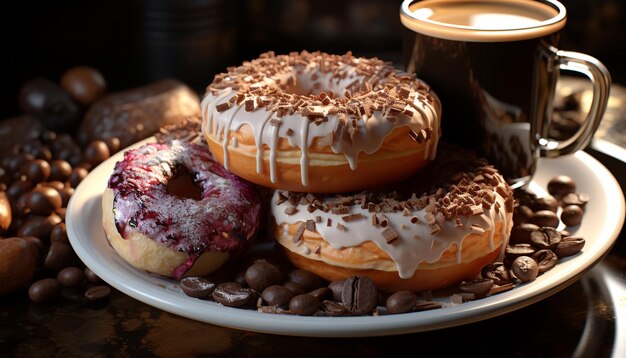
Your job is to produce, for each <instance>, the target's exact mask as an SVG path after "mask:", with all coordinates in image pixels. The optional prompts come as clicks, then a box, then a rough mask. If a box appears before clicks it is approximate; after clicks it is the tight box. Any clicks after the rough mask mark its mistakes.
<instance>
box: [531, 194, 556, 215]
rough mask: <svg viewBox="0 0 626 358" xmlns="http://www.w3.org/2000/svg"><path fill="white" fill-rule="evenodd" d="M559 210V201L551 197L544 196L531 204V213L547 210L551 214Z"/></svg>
mask: <svg viewBox="0 0 626 358" xmlns="http://www.w3.org/2000/svg"><path fill="white" fill-rule="evenodd" d="M558 208H559V201H558V200H557V199H556V198H555V197H553V196H552V195H546V196H544V197H541V198H537V200H535V202H534V203H533V207H532V209H533V211H541V210H549V211H552V212H555V213H556V211H557V209H558Z"/></svg>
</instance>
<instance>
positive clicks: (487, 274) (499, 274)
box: [481, 262, 513, 285]
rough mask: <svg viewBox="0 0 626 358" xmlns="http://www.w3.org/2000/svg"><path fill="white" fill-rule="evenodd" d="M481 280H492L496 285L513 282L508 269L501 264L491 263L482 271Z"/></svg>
mask: <svg viewBox="0 0 626 358" xmlns="http://www.w3.org/2000/svg"><path fill="white" fill-rule="evenodd" d="M481 275H482V277H483V278H486V279H490V280H492V281H493V282H494V283H495V284H496V285H505V284H507V283H510V282H511V281H512V280H513V277H511V273H510V271H509V269H508V268H507V267H506V266H504V263H502V262H493V263H491V264H489V265H487V266H485V267H484V268H483V269H482V272H481Z"/></svg>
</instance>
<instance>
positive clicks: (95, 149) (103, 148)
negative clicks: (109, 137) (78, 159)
mask: <svg viewBox="0 0 626 358" xmlns="http://www.w3.org/2000/svg"><path fill="white" fill-rule="evenodd" d="M110 156H111V153H110V152H109V147H108V146H107V144H106V143H105V142H103V141H101V140H94V141H92V142H91V143H89V144H88V145H87V147H86V148H85V152H84V155H83V160H84V161H85V162H87V163H88V164H89V165H91V167H96V166H97V165H98V164H100V163H102V162H104V161H105V160H107V159H108V158H109V157H110Z"/></svg>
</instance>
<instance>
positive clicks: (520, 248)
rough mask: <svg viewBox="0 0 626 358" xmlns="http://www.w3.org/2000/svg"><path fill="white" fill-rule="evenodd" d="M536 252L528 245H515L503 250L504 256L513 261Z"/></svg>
mask: <svg viewBox="0 0 626 358" xmlns="http://www.w3.org/2000/svg"><path fill="white" fill-rule="evenodd" d="M535 251H537V250H536V249H535V248H533V247H532V245H530V244H515V245H507V246H506V248H505V249H504V254H505V255H506V257H508V258H510V259H515V258H517V257H519V256H530V255H532V254H534V253H535Z"/></svg>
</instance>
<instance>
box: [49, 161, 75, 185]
mask: <svg viewBox="0 0 626 358" xmlns="http://www.w3.org/2000/svg"><path fill="white" fill-rule="evenodd" d="M70 174H72V166H71V165H70V163H68V162H67V161H66V160H61V159H55V160H53V161H52V162H50V176H49V177H48V180H60V181H63V182H64V181H66V180H67V178H69V176H70Z"/></svg>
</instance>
